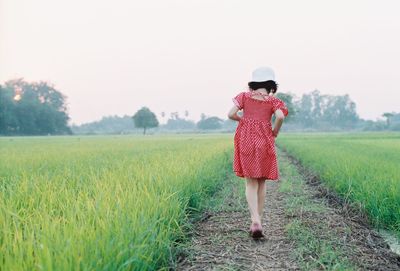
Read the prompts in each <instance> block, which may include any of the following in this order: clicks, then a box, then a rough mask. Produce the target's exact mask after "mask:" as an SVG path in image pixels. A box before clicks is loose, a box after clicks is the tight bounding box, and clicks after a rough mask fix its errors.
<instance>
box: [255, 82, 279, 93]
mask: <svg viewBox="0 0 400 271" xmlns="http://www.w3.org/2000/svg"><path fill="white" fill-rule="evenodd" d="M249 88H251V89H252V90H257V89H259V88H265V89H266V90H267V92H268V94H269V93H270V92H271V91H272V93H276V91H277V89H278V84H277V83H276V82H275V81H272V80H268V81H264V82H249Z"/></svg>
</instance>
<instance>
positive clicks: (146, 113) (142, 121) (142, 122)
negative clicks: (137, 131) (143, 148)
mask: <svg viewBox="0 0 400 271" xmlns="http://www.w3.org/2000/svg"><path fill="white" fill-rule="evenodd" d="M132 118H133V121H134V123H135V127H137V128H143V134H146V129H147V128H153V127H157V126H158V120H157V117H156V115H155V114H154V113H153V112H151V111H150V109H148V108H147V107H142V108H141V109H140V110H139V111H137V112H136V113H135V115H133V117H132Z"/></svg>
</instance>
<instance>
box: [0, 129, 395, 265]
mask: <svg viewBox="0 0 400 271" xmlns="http://www.w3.org/2000/svg"><path fill="white" fill-rule="evenodd" d="M277 144H278V146H280V147H281V148H284V149H286V150H287V151H288V152H290V153H291V154H292V155H294V156H296V157H297V158H299V159H300V160H301V162H302V163H303V164H304V165H306V166H307V167H309V168H311V169H312V170H313V171H315V172H316V173H318V174H319V175H320V176H321V177H322V179H323V181H324V182H325V184H326V185H327V186H328V187H330V188H332V189H334V190H336V191H338V192H339V194H341V195H342V196H343V197H346V198H348V199H349V200H351V201H353V202H357V203H358V204H359V205H361V206H362V208H364V209H365V210H366V212H367V213H368V215H369V217H370V218H371V222H372V223H373V224H375V225H376V226H378V227H383V228H386V229H391V230H394V231H395V232H397V233H399V236H400V185H399V184H400V133H362V134H349V133H346V134H345V133H329V134H327V133H324V134H305V133H281V134H280V137H279V138H278V139H277ZM232 154H233V135H221V134H215V135H171V136H154V135H152V136H144V137H143V136H82V137H78V136H71V137H0V229H1V230H0V270H16V271H18V270H155V269H165V270H167V269H168V268H169V267H170V265H171V262H172V261H173V259H174V257H175V256H176V255H175V254H174V253H175V250H174V248H176V246H177V244H179V243H180V242H181V241H182V240H184V239H185V237H186V234H187V228H188V226H190V225H189V218H190V214H191V212H192V211H193V210H201V208H202V206H203V204H204V203H205V202H206V201H208V200H209V199H210V197H211V196H212V195H213V193H214V192H215V191H216V190H217V189H218V187H219V186H221V185H222V184H223V183H224V181H225V180H226V176H227V174H228V172H231V171H232V168H231V166H232ZM240 183H241V182H240Z"/></svg>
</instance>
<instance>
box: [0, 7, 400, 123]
mask: <svg viewBox="0 0 400 271" xmlns="http://www.w3.org/2000/svg"><path fill="white" fill-rule="evenodd" d="M399 12H400V1H397V0H392V1H390V0H376V1H373V0H370V1H369V0H335V1H333V0H332V1H323V0H303V1H296V0H279V1H278V0H276V1H266V0H260V1H255V0H246V1H245V0H241V1H235V0H226V1H222V0H197V1H195V0H179V1H178V0H159V1H149V0H142V1H134V0H131V1H128V0H127V1H122V0H112V1H101V0H0V83H4V82H5V81H6V80H9V79H14V78H19V77H24V78H25V79H26V80H28V81H40V80H45V81H50V82H51V83H53V84H54V85H55V87H56V88H57V89H58V90H60V91H61V92H62V93H64V94H65V95H66V96H67V97H68V99H67V101H68V105H69V112H70V116H71V118H72V120H71V123H75V124H80V123H83V122H89V121H94V120H98V119H100V118H101V117H102V116H105V115H124V114H128V115H133V114H134V113H135V112H136V111H137V110H138V109H140V108H141V107H142V106H148V107H149V108H150V109H151V110H152V111H154V112H155V113H156V114H157V116H158V117H159V120H161V121H162V119H161V117H160V114H161V112H162V111H164V112H166V114H167V116H169V113H170V112H173V111H178V112H179V113H180V114H181V115H183V112H184V111H185V110H188V111H189V113H190V116H189V118H191V119H194V120H198V119H199V118H200V114H201V113H205V114H207V115H216V116H219V117H222V118H226V113H227V112H228V110H229V108H230V107H231V106H232V97H233V96H235V95H236V94H237V93H239V92H241V91H245V90H246V89H247V82H248V81H249V79H250V75H251V72H252V70H253V69H255V68H257V67H258V66H270V67H272V68H273V69H274V70H275V73H276V80H277V82H278V83H279V90H278V91H281V92H292V93H295V94H296V95H298V96H300V95H301V94H303V93H305V92H310V91H312V90H314V89H318V90H320V91H321V92H322V93H323V94H334V95H343V94H346V93H348V94H349V95H350V97H351V98H352V99H353V100H354V101H355V102H356V103H357V111H358V113H359V115H360V116H361V117H362V118H365V119H376V118H378V117H380V115H381V114H382V113H383V112H390V111H396V112H399V111H400V16H399Z"/></svg>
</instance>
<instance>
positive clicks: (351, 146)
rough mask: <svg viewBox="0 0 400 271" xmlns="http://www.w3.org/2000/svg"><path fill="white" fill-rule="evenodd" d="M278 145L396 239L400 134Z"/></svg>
mask: <svg viewBox="0 0 400 271" xmlns="http://www.w3.org/2000/svg"><path fill="white" fill-rule="evenodd" d="M277 143H278V145H279V146H281V147H282V148H284V149H286V150H287V151H288V152H289V153H291V154H292V155H294V156H295V157H297V158H298V159H299V160H300V161H301V162H302V163H303V164H304V165H306V166H307V167H309V168H311V169H312V170H313V171H314V172H316V173H317V174H318V175H319V176H321V177H322V179H323V181H324V183H325V184H326V186H328V187H330V188H331V189H334V190H336V191H337V192H338V193H339V194H340V195H342V197H344V198H347V199H349V200H350V201H352V202H356V203H358V204H359V206H361V208H363V209H364V210H365V211H366V212H367V214H368V215H369V218H370V220H371V222H372V223H373V224H374V225H375V226H377V227H380V228H386V229H389V230H393V231H394V232H395V233H397V235H398V236H399V237H400V133H330V134H327V133H321V134H304V133H302V134H300V133H294V134H290V133H286V134H282V136H281V137H280V138H279V140H278V141H277Z"/></svg>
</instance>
